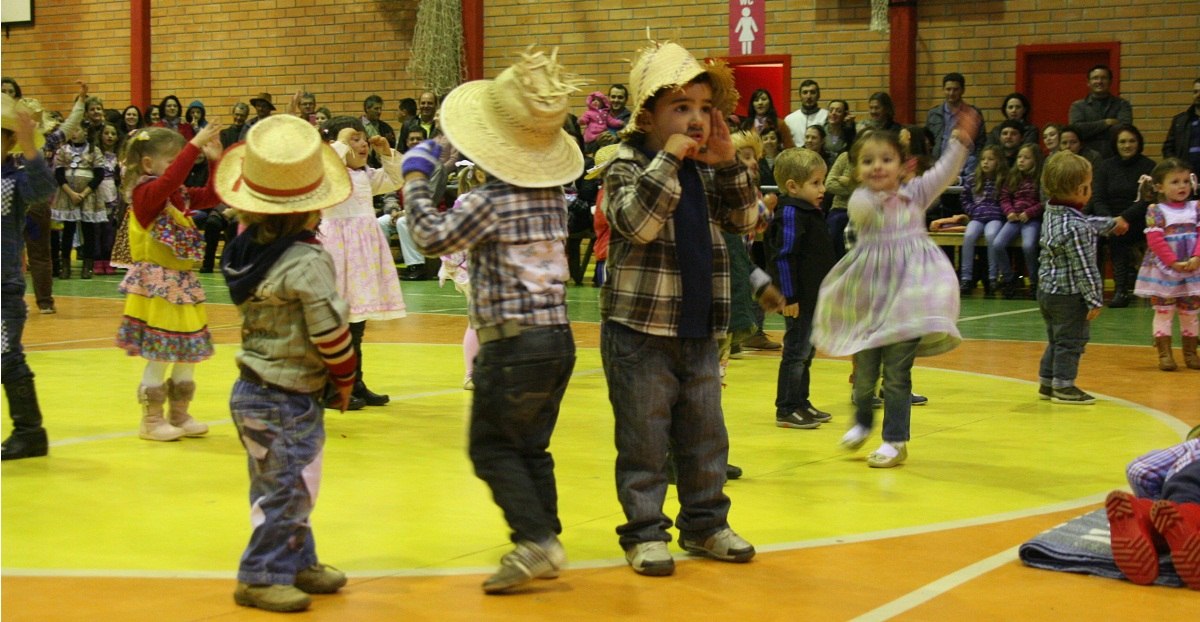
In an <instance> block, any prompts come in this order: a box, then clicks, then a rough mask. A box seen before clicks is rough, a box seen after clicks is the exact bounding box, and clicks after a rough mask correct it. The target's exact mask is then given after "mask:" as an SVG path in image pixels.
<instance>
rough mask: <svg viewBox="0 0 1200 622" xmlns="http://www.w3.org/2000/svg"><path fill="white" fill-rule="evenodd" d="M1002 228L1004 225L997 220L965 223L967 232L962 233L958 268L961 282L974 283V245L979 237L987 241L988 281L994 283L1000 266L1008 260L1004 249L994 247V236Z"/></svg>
mask: <svg viewBox="0 0 1200 622" xmlns="http://www.w3.org/2000/svg"><path fill="white" fill-rule="evenodd" d="M1003 227H1004V223H1003V222H1001V221H999V220H991V221H988V222H981V221H978V220H972V221H970V222H968V223H967V230H966V231H965V232H964V233H963V245H962V260H961V262H960V263H961V264H962V265H961V266H959V276H960V278H961V279H962V280H963V281H965V282H968V283H974V282H975V244H976V243H978V242H979V236H980V235H982V236H983V239H984V240H985V241H987V256H988V279H990V280H993V281H994V280H996V277H997V276H999V272H998V271H999V269H1000V264H1001V263H1002V262H1006V261H1007V260H1008V255H1007V253H1006V252H1005V250H1004V247H1003V246H997V245H996V234H998V233H1000V229H1001V228H1003ZM997 251H999V252H997Z"/></svg>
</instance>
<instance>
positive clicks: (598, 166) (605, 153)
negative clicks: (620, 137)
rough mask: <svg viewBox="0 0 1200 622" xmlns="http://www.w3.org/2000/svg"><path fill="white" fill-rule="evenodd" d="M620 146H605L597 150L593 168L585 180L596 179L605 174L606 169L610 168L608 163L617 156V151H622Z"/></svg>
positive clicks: (593, 159)
mask: <svg viewBox="0 0 1200 622" xmlns="http://www.w3.org/2000/svg"><path fill="white" fill-rule="evenodd" d="M620 148H621V145H620V144H612V145H604V146H603V147H601V148H599V149H597V150H596V155H594V156H592V168H589V169H588V171H587V175H584V176H583V178H584V179H595V178H597V177H599V176H600V175H602V174H604V169H606V168H608V163H609V162H612V159H613V158H615V157H616V156H617V149H620Z"/></svg>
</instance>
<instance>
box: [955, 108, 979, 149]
mask: <svg viewBox="0 0 1200 622" xmlns="http://www.w3.org/2000/svg"><path fill="white" fill-rule="evenodd" d="M980 123H983V120H982V119H980V118H979V113H978V112H975V109H974V108H971V107H969V106H964V107H963V109H962V111H961V112H959V114H958V118H957V119H956V120H955V127H954V132H953V133H952V134H951V135H950V136H951V137H952V138H953V139H954V140H957V141H958V142H960V143H962V144H963V145H965V146H966V147H970V146H971V145H973V144H975V134H976V133H978V132H979V124H980Z"/></svg>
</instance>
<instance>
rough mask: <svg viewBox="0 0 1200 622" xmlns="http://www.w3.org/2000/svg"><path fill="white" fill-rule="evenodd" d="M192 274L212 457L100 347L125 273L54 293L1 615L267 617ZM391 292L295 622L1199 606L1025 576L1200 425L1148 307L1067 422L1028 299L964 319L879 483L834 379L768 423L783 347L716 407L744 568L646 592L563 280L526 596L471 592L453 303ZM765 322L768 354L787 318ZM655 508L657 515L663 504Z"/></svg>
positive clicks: (446, 295) (1112, 319)
mask: <svg viewBox="0 0 1200 622" xmlns="http://www.w3.org/2000/svg"><path fill="white" fill-rule="evenodd" d="M203 277H204V278H205V280H206V285H208V286H209V287H208V291H209V296H210V298H211V303H210V305H209V315H210V325H211V327H212V329H213V335H214V337H215V339H216V341H217V343H218V347H217V354H216V357H215V358H214V359H213V360H211V361H208V362H205V363H204V364H201V365H200V366H198V368H197V382H198V384H199V391H198V393H197V400H196V402H195V403H194V404H193V413H196V414H197V415H198V416H199V417H200V418H201V419H202V420H204V421H206V422H207V423H209V424H210V426H212V431H211V432H210V434H209V435H208V437H207V438H203V439H185V440H183V441H181V442H177V443H150V442H146V441H142V440H139V439H138V438H137V422H138V417H139V412H138V406H137V404H136V401H135V399H134V392H135V386H136V383H137V381H138V378H139V377H140V374H141V369H142V362H141V360H140V359H135V358H130V357H127V356H125V355H124V354H123V353H121V352H120V351H118V350H117V349H116V348H115V347H113V345H112V340H113V334H114V332H115V329H116V326H117V324H118V321H119V317H120V310H121V300H120V298H119V295H118V294H117V292H116V284H117V282H118V280H119V277H115V276H108V277H96V278H95V279H93V280H91V281H79V280H70V281H65V282H64V281H56V282H55V288H56V297H57V299H58V310H59V313H58V314H57V315H50V316H43V315H37V314H34V315H32V316H31V318H30V321H29V323H28V325H27V327H26V332H25V344H26V347H27V349H28V351H29V363H30V365H31V367H32V368H33V369H34V371H35V372H36V373H37V374H38V379H37V383H38V390H39V393H40V397H41V402H42V408H43V411H44V412H45V413H46V426H47V428H48V429H49V431H50V434H51V438H52V441H53V444H52V447H51V455H50V457H49V458H46V459H32V460H22V461H16V462H6V463H4V464H3V470H2V475H3V478H2V494H3V504H2V506H3V513H2V519H3V522H2V525H0V528H2V536H3V540H2V543H0V545H2V566H3V577H2V581H0V586H2V589H3V600H2V608H0V614H2V615H3V619H4V620H6V621H17V620H37V621H50V620H122V621H125V620H128V621H139V620H154V621H156V622H157V621H162V620H220V621H227V620H228V621H234V620H266V619H270V618H271V616H272V615H273V614H268V613H265V612H260V611H254V610H248V609H243V608H241V607H238V606H236V605H234V603H233V599H232V591H233V587H234V573H235V570H236V567H237V561H238V556H239V554H240V553H241V550H242V548H243V546H244V545H245V542H246V539H247V538H248V536H249V533H250V528H249V521H248V517H247V499H246V494H247V492H246V489H247V480H246V472H245V457H244V453H243V450H242V448H241V446H240V444H239V443H238V441H237V438H236V436H235V434H234V429H233V426H232V425H231V424H230V422H229V416H228V410H227V406H226V400H227V398H228V393H229V387H230V385H231V384H232V382H233V379H234V377H235V371H236V370H235V368H234V364H233V355H234V353H235V351H236V343H237V340H238V330H237V326H238V320H237V313H236V309H235V308H233V307H232V306H231V305H229V304H228V298H227V295H226V293H225V291H224V286H223V284H220V280H219V277H216V276H215V275H203ZM403 287H404V294H405V299H406V301H407V302H408V305H409V313H410V315H409V316H408V317H407V318H404V319H400V320H394V321H390V322H376V323H371V324H369V327H368V330H367V334H366V339H367V342H368V345H367V346H366V358H365V360H366V370H367V380H368V382H369V383H370V385H371V386H372V388H373V389H375V390H376V391H379V392H382V393H389V394H391V397H392V401H391V403H390V404H389V405H387V406H385V407H382V408H369V409H367V410H364V411H359V412H355V413H345V414H340V413H336V412H331V413H328V415H327V418H326V429H327V433H328V442H327V447H326V454H325V471H324V473H325V476H324V481H323V486H322V489H321V497H320V500H319V502H318V504H317V509H316V512H315V514H314V517H313V523H314V529H315V534H316V538H317V542H318V551H319V553H320V555H321V558H322V560H323V561H325V562H327V563H330V564H333V565H335V566H338V567H339V568H341V569H343V570H345V571H347V572H348V573H349V574H350V576H351V580H350V583H349V585H348V586H347V587H346V588H345V589H343V590H342V592H341V593H340V594H338V595H333V596H324V597H315V598H314V603H313V606H312V608H311V609H310V610H309V612H307V613H304V614H299V615H296V616H295V619H313V620H356V621H357V620H364V621H369V620H397V619H414V620H518V619H520V620H526V619H570V620H612V619H661V620H684V619H688V620H695V619H707V618H725V619H735V620H782V619H789V620H790V619H796V618H797V617H799V618H800V619H821V620H826V619H828V620H841V619H862V620H882V619H900V620H944V619H970V620H1013V619H1022V620H1059V619H1084V618H1092V619H1133V618H1135V617H1136V618H1140V619H1156V618H1165V619H1182V618H1184V617H1186V616H1185V615H1184V613H1183V612H1185V611H1189V610H1190V611H1196V607H1197V605H1198V604H1200V594H1198V593H1197V592H1194V591H1190V590H1185V589H1173V588H1162V587H1140V586H1136V585H1133V584H1130V583H1127V582H1124V581H1114V580H1108V579H1100V578H1093V577H1088V576H1078V575H1069V574H1063V573H1054V572H1047V571H1042V570H1034V569H1029V568H1026V567H1024V566H1022V565H1021V564H1020V562H1019V561H1017V558H1016V547H1017V546H1018V545H1020V544H1021V543H1022V542H1024V541H1026V540H1028V539H1029V538H1031V537H1033V536H1034V535H1036V534H1037V533H1039V532H1041V531H1043V530H1044V529H1047V528H1049V527H1052V526H1054V525H1057V524H1059V523H1061V522H1064V521H1065V520H1068V519H1070V518H1073V517H1075V516H1078V515H1080V514H1083V513H1085V512H1087V511H1090V510H1092V509H1095V508H1097V507H1100V505H1101V503H1102V501H1103V498H1104V495H1105V494H1106V493H1107V492H1108V491H1110V490H1112V489H1114V488H1124V487H1125V486H1126V484H1125V481H1124V466H1125V464H1126V463H1127V462H1128V461H1129V460H1130V459H1132V458H1133V457H1135V456H1137V455H1139V454H1141V453H1144V452H1145V451H1147V450H1150V449H1154V448H1158V447H1163V446H1166V445H1170V444H1173V443H1176V442H1178V441H1179V440H1180V439H1181V438H1182V437H1183V434H1184V433H1185V432H1186V431H1187V430H1188V429H1189V428H1190V427H1192V426H1194V425H1196V424H1197V423H1200V372H1198V371H1189V370H1181V371H1178V372H1175V373H1173V374H1166V373H1163V372H1159V371H1157V369H1156V366H1155V363H1156V359H1155V357H1154V355H1153V351H1152V349H1151V347H1150V346H1149V345H1147V344H1148V342H1149V337H1148V334H1149V326H1150V312H1149V309H1148V308H1146V307H1135V308H1129V309H1105V311H1104V312H1103V313H1102V314H1101V316H1100V318H1099V319H1098V321H1097V322H1096V323H1095V324H1094V328H1093V335H1092V343H1091V345H1089V347H1088V350H1087V353H1086V354H1085V356H1084V359H1083V365H1082V369H1081V377H1080V381H1079V384H1080V386H1081V387H1082V388H1084V389H1085V390H1088V391H1090V392H1093V393H1094V394H1097V396H1099V397H1102V398H1103V399H1102V400H1101V401H1100V402H1099V403H1098V404H1097V405H1095V406H1090V407H1073V406H1059V405H1051V404H1049V403H1048V402H1043V401H1039V400H1038V399H1037V398H1036V388H1037V387H1036V368H1037V361H1038V357H1039V356H1040V354H1041V351H1042V347H1043V342H1042V341H1041V339H1042V338H1043V335H1044V332H1043V328H1042V324H1041V320H1040V317H1039V315H1038V313H1037V311H1036V306H1035V304H1034V303H1033V302H1030V301H1019V300H1013V301H1005V300H984V299H982V298H980V297H978V294H977V295H976V297H974V298H970V299H967V300H964V304H963V311H962V321H961V329H962V332H963V334H964V336H965V337H967V341H966V342H965V343H964V344H963V345H962V347H960V348H959V349H957V350H955V351H954V352H951V353H950V354H947V355H944V356H941V357H935V358H931V359H919V360H918V365H919V367H918V368H917V370H916V371H915V379H916V388H917V390H918V391H919V392H921V393H924V394H926V395H928V396H929V397H930V403H929V405H928V406H924V407H920V408H916V409H914V412H913V440H912V442H911V444H910V450H911V455H910V459H909V462H908V463H906V464H905V465H903V466H902V467H900V468H897V469H892V470H873V469H868V468H867V467H866V465H865V462H864V458H865V454H866V452H867V450H869V448H870V447H871V445H868V447H867V448H864V450H863V451H861V452H859V453H857V454H846V453H843V452H842V451H840V450H839V449H838V448H837V440H838V439H839V438H840V436H841V433H842V431H843V430H844V428H845V427H846V425H847V422H848V421H849V420H850V418H851V415H852V413H851V406H850V404H849V400H848V393H849V385H848V384H847V382H846V377H847V374H848V373H849V361H848V360H845V359H827V358H819V359H818V360H817V362H816V363H815V365H814V368H813V374H814V378H813V394H814V402H815V403H816V404H817V405H818V406H820V407H822V408H824V409H825V410H828V411H830V412H832V413H833V415H834V420H833V422H832V423H829V424H826V425H825V426H823V427H822V428H821V429H818V430H783V429H779V428H776V427H775V426H774V422H773V417H772V415H773V413H774V409H773V401H774V383H775V374H776V370H777V367H778V354H777V353H748V354H747V355H746V356H745V357H744V358H741V359H739V360H735V361H733V362H732V363H731V365H730V368H729V375H728V387H727V389H726V393H725V396H724V408H725V416H726V421H727V425H728V427H729V431H730V441H731V462H733V463H734V464H737V465H739V466H741V467H742V468H743V469H745V477H744V478H743V479H741V480H738V481H734V482H730V483H729V485H728V486H727V489H726V490H727V492H728V493H729V495H730V496H731V498H732V499H733V510H732V513H731V516H730V520H731V524H732V525H733V527H734V528H735V529H736V530H737V531H738V532H739V533H741V534H742V535H743V536H745V537H747V538H748V539H749V540H750V541H752V542H753V543H754V544H755V545H756V546H757V548H758V550H759V555H758V557H756V558H755V559H754V560H753V561H752V562H751V563H749V564H746V565H727V564H721V563H718V562H712V561H707V560H692V561H685V562H683V563H680V564H679V565H678V568H677V571H676V574H675V576H674V577H670V578H649V577H641V576H637V575H635V574H634V573H633V572H632V571H631V570H630V569H629V568H628V567H627V566H626V564H625V563H624V560H623V558H622V555H621V551H620V549H619V547H618V546H617V542H616V536H615V533H614V528H615V527H616V526H617V525H618V524H619V523H621V522H622V515H621V511H620V506H619V505H618V503H617V500H616V494H615V489H614V484H613V475H612V469H613V461H614V457H615V450H614V449H613V445H612V418H611V411H610V410H609V405H608V401H607V395H606V388H605V384H604V376H603V373H602V371H601V367H600V358H599V353H598V350H597V343H598V330H597V324H596V320H597V315H598V314H597V303H596V298H597V293H598V290H596V289H593V288H591V287H574V286H573V287H571V288H570V292H569V294H570V299H569V301H570V310H571V317H572V320H573V322H574V329H575V336H576V339H577V341H578V344H579V361H578V364H577V366H576V371H575V376H574V378H573V379H572V382H571V385H570V387H569V388H568V391H567V396H566V399H565V401H564V403H563V409H562V415H561V417H560V421H559V425H558V430H557V432H556V434H555V437H554V442H553V447H552V450H553V451H554V454H555V458H556V460H557V463H558V470H557V472H558V476H559V488H560V496H561V504H562V507H561V517H562V520H563V524H564V529H565V531H564V533H563V536H562V539H563V542H564V544H565V545H566V548H567V552H568V555H569V556H570V559H571V564H570V567H569V569H568V570H567V571H566V572H564V573H563V575H562V577H561V578H559V579H558V580H556V581H544V582H541V581H540V582H537V583H536V584H535V585H533V586H532V587H531V588H530V589H529V590H527V592H526V593H524V594H520V595H512V596H501V597H485V596H484V595H483V594H482V592H481V591H480V589H479V583H480V582H481V581H482V580H483V578H484V577H485V576H486V575H487V574H488V573H490V572H491V571H492V570H493V569H494V568H495V564H496V562H497V560H498V559H499V557H500V555H502V554H503V553H504V552H505V551H506V550H508V547H509V545H508V543H507V538H506V535H507V532H506V529H505V527H504V526H503V522H502V520H501V517H500V514H499V511H498V510H497V509H496V507H495V506H494V505H493V504H492V502H491V500H490V496H489V494H488V491H487V490H486V488H485V487H484V485H483V484H482V483H481V482H480V481H479V480H477V479H476V478H475V477H474V476H473V474H472V473H471V469H470V465H469V463H468V460H467V458H466V453H465V434H464V430H465V423H466V417H467V413H468V410H469V404H470V401H469V400H470V397H471V394H470V393H469V392H466V391H463V390H462V389H461V382H462V355H461V348H460V347H459V343H460V339H461V335H462V329H463V327H464V326H465V317H464V313H465V301H464V300H463V298H462V297H461V296H460V295H458V294H457V293H455V292H454V291H453V290H451V289H449V288H446V289H439V288H438V287H437V284H436V282H418V283H411V282H406V283H404V286H403ZM29 302H30V305H31V306H32V302H33V301H32V298H30V299H29ZM767 328H768V330H770V331H771V332H773V333H774V334H775V335H776V336H777V337H778V336H779V334H780V331H781V330H782V323H781V322H779V321H778V318H773V319H771V320H769V321H768V326H767ZM5 408H7V405H6V406H5ZM9 426H10V422H9V421H8V418H7V416H5V417H4V427H5V430H4V433H5V434H7V431H8V428H9ZM670 494H672V495H673V494H674V489H673V488H672V489H670ZM667 505H668V509H667V513H668V514H673V512H674V508H677V505H675V500H674V498H673V497H669V498H668V502H667ZM671 546H672V550H673V551H674V552H676V553H678V558H679V559H680V560H683V559H686V555H685V554H683V553H682V552H680V551H679V550H678V549H677V548H676V546H675V545H674V544H672V545H671Z"/></svg>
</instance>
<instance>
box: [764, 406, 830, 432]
mask: <svg viewBox="0 0 1200 622" xmlns="http://www.w3.org/2000/svg"><path fill="white" fill-rule="evenodd" d="M775 427H777V428H792V429H795V430H813V429H816V428H819V427H821V422H820V420H818V419H817V418H816V417H813V416H812V414H810V413H809V412H808V411H807V410H804V411H801V412H790V413H788V414H786V415H784V416H782V417H780V416H778V415H776V417H775Z"/></svg>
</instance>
